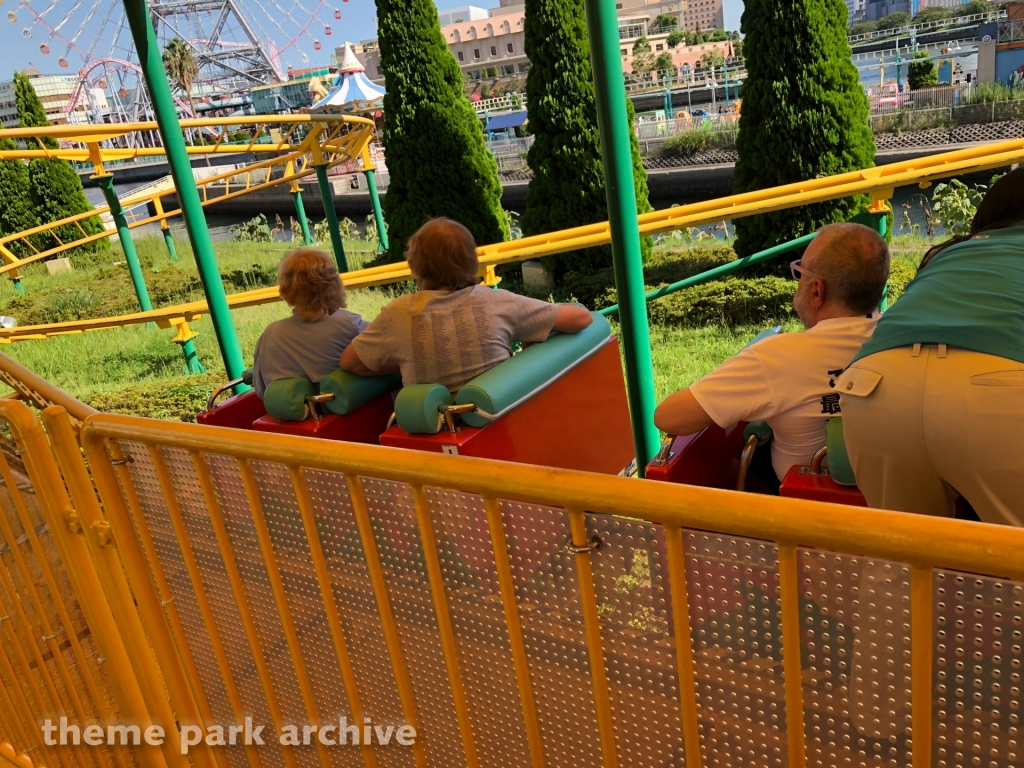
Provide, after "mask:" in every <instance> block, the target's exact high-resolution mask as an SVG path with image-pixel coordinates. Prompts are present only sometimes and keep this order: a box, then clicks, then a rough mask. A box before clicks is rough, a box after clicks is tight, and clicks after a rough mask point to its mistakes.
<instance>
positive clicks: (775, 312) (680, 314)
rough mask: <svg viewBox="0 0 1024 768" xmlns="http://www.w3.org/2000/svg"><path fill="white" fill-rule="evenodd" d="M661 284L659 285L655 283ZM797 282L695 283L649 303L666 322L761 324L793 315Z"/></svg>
mask: <svg viewBox="0 0 1024 768" xmlns="http://www.w3.org/2000/svg"><path fill="white" fill-rule="evenodd" d="M655 287H657V286H655ZM795 290H796V283H795V282H794V281H793V280H786V279H784V278H781V277H754V278H743V277H727V278H725V279H723V280H714V281H712V282H709V283H702V284H701V285H695V286H693V287H692V288H686V289H684V290H682V291H677V292H676V293H673V294H670V295H669V296H665V297H664V298H661V299H657V300H655V301H652V302H650V303H649V304H648V305H647V312H648V315H649V316H650V318H651V322H654V323H661V324H663V325H685V326H702V325H730V326H731V325H760V324H764V323H768V322H784V321H786V320H788V319H789V318H790V317H792V316H793V292H794V291H795Z"/></svg>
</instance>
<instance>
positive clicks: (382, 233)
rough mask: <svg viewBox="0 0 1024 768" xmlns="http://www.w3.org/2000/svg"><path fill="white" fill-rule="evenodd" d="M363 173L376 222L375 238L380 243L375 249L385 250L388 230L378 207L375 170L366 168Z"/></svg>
mask: <svg viewBox="0 0 1024 768" xmlns="http://www.w3.org/2000/svg"><path fill="white" fill-rule="evenodd" d="M363 173H365V174H366V186H368V187H369V188H370V202H371V203H373V219H374V221H376V222H377V240H378V241H379V243H380V244H379V245H378V247H377V250H379V251H386V250H387V249H388V248H390V247H391V246H390V245H389V244H388V231H387V229H385V228H384V211H383V210H382V209H381V207H380V195H379V194H377V179H376V171H375V169H373V168H367V169H366V170H365V171H363Z"/></svg>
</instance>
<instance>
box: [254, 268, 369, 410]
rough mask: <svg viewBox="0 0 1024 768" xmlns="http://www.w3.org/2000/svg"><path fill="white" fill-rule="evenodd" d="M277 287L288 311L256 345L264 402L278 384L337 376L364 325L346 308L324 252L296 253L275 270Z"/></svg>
mask: <svg viewBox="0 0 1024 768" xmlns="http://www.w3.org/2000/svg"><path fill="white" fill-rule="evenodd" d="M277 285H278V288H279V290H280V292H281V298H282V299H284V300H285V301H286V302H287V303H288V305H289V306H291V308H292V314H291V316H290V317H286V318H284V319H283V320H277V321H275V322H273V323H271V324H270V325H268V326H267V329H266V330H265V331H264V332H263V335H262V336H260V338H259V340H258V341H257V342H256V353H255V361H254V365H253V386H254V387H255V389H256V394H257V395H258V396H259V397H261V398H262V397H263V393H264V392H265V391H266V389H267V387H268V386H270V384H272V383H273V382H275V381H277V380H278V379H293V378H298V377H300V376H305V377H306V378H308V379H309V380H310V381H312V382H313V383H314V384H317V383H319V382H320V380H321V379H322V378H323V377H324V376H326V375H327V374H329V373H332V372H333V371H336V370H337V369H338V366H339V364H340V362H341V355H342V352H344V351H345V349H346V348H347V347H348V345H349V344H350V343H351V341H352V339H354V338H355V337H356V335H357V334H358V333H359V332H360V331H362V330H363V329H365V328H366V327H367V325H368V323H367V322H366V321H365V320H363V319H362V318H361V317H360V316H359V315H357V314H355V313H354V312H349V311H347V310H345V309H344V307H345V305H346V301H345V286H344V285H342V282H341V278H340V277H339V275H338V269H337V267H335V266H334V261H333V260H332V259H331V258H330V257H329V256H328V255H327V254H326V253H324V252H323V251H318V250H315V249H313V248H299V249H298V250H295V251H292V252H291V253H290V254H288V255H287V256H285V257H284V258H283V259H282V260H281V263H280V265H279V266H278V268H277Z"/></svg>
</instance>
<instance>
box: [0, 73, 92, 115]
mask: <svg viewBox="0 0 1024 768" xmlns="http://www.w3.org/2000/svg"><path fill="white" fill-rule="evenodd" d="M22 74H23V75H26V76H27V77H28V78H29V79H30V80H31V81H32V87H33V88H35V90H36V94H37V95H38V96H39V100H40V101H41V102H43V109H45V110H46V119H47V120H49V121H50V125H64V124H65V123H85V122H88V106H89V102H88V99H86V98H85V97H84V95H83V98H80V99H79V100H78V103H77V104H76V105H75V109H74V111H73V112H72V113H71V114H68V113H67V112H66V111H65V109H66V107H67V104H68V100H69V99H70V98H71V94H72V92H73V91H74V90H75V87H76V86H77V84H78V78H77V77H76V76H75V75H43V74H40V72H39V70H37V69H33V68H31V67H30V68H29V69H24V70H22ZM0 124H2V125H3V127H4V128H17V127H18V125H19V122H18V107H17V105H16V104H15V101H14V81H13V80H4V81H2V82H0Z"/></svg>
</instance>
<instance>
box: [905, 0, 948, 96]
mask: <svg viewBox="0 0 1024 768" xmlns="http://www.w3.org/2000/svg"><path fill="white" fill-rule="evenodd" d="M936 10H945V9H942V8H937V9H936ZM930 55H931V54H929V53H928V51H918V52H917V53H915V54H914V58H915V59H928V58H929V57H930ZM938 82H939V70H938V69H936V67H935V62H934V61H912V62H910V63H909V64H907V84H908V85H909V86H910V90H912V91H916V90H919V89H921V88H928V87H929V86H932V85H937V84H938Z"/></svg>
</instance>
